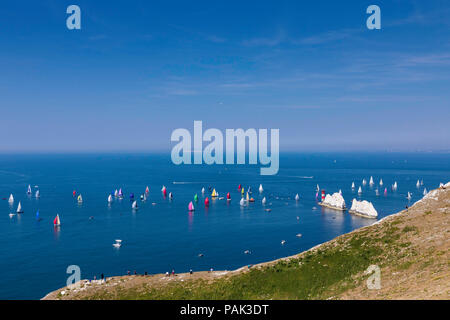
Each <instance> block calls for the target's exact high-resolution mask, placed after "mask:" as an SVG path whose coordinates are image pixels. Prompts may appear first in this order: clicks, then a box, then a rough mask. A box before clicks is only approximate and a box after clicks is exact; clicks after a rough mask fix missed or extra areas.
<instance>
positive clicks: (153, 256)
mask: <svg viewBox="0 0 450 320" xmlns="http://www.w3.org/2000/svg"><path fill="white" fill-rule="evenodd" d="M370 176H373V178H374V180H375V186H373V187H370V186H369V184H367V185H366V186H363V187H362V188H363V193H362V195H361V196H360V197H359V196H358V195H357V194H356V190H352V189H351V184H352V182H353V181H354V182H355V184H356V189H357V188H358V187H359V186H360V185H361V184H362V180H363V178H365V179H366V180H367V181H369V178H370ZM380 178H382V179H383V182H384V186H383V187H382V188H380V187H379V186H378V183H379V180H380ZM418 179H420V180H422V179H423V182H424V185H423V186H421V187H420V188H417V187H416V181H417V180H418ZM449 180H450V155H449V154H434V153H304V154H282V155H281V157H280V171H279V173H278V174H277V175H275V176H261V175H259V166H249V165H239V166H238V165H236V166H225V165H220V166H219V165H212V166H208V165H180V166H176V165H173V164H172V162H171V160H170V155H169V154H78V155H73V154H66V155H50V154H48V155H0V198H1V199H2V200H1V201H0V208H1V210H0V212H1V215H0V234H1V237H0V248H1V249H0V274H1V277H0V299H39V298H42V297H43V296H44V295H45V294H47V293H48V292H50V291H53V290H55V289H58V288H60V287H63V286H65V285H66V280H67V277H68V276H69V274H67V273H66V270H67V267H68V266H69V265H78V266H79V267H80V269H81V278H82V279H86V278H87V279H93V277H94V276H96V277H97V278H99V276H100V274H101V273H104V275H105V276H107V277H109V276H114V275H124V274H126V273H127V271H130V272H131V273H134V271H136V272H137V273H139V274H143V273H144V272H148V273H165V272H166V271H171V270H172V269H174V270H175V272H177V273H179V272H187V271H189V269H193V270H194V271H200V270H209V269H210V268H213V269H215V270H224V269H227V270H232V269H235V268H239V267H241V266H246V265H250V264H256V263H259V262H264V261H268V260H273V259H277V258H280V257H284V256H289V255H293V254H295V253H298V252H301V251H304V250H307V249H309V248H311V247H313V246H315V245H317V244H319V243H322V242H325V241H328V240H330V239H333V238H335V237H336V236H339V235H341V234H343V233H347V232H349V231H352V230H354V229H357V228H360V227H363V226H367V225H370V224H372V223H374V222H375V221H376V220H373V219H366V218H362V217H357V216H354V215H351V214H349V213H348V212H344V213H343V212H339V211H333V210H329V209H324V208H322V207H320V206H318V205H317V203H316V199H315V195H316V185H317V184H318V185H319V186H320V189H325V190H326V192H327V193H333V192H337V191H338V190H339V189H341V190H342V193H343V196H344V198H345V200H346V203H347V205H348V206H349V205H350V204H351V201H352V199H353V198H359V199H366V200H369V201H371V202H373V204H374V207H375V208H376V210H377V211H378V213H379V217H378V220H379V219H381V218H383V217H385V216H387V215H390V214H392V213H395V212H397V211H399V210H402V209H404V208H405V206H406V205H408V204H409V205H411V204H412V203H414V202H415V201H417V200H419V199H420V198H422V196H423V189H424V188H427V189H428V190H430V189H434V188H437V187H438V186H439V183H440V182H443V183H446V182H448V181H449ZM394 181H397V183H398V190H397V191H396V192H393V191H391V188H390V186H391V185H392V184H393V183H394ZM29 184H30V185H31V187H32V190H33V194H32V195H31V196H28V195H27V194H26V191H27V187H28V185H29ZM239 184H241V185H242V186H243V187H244V188H245V189H247V188H248V187H249V186H250V187H251V189H252V191H253V193H252V197H253V198H254V199H255V202H254V203H250V205H249V206H247V207H244V208H241V207H240V205H239V200H240V198H241V196H240V192H239V190H238V185H239ZM259 184H262V185H263V188H264V192H263V193H262V194H259V192H258V187H259ZM163 185H165V186H166V187H167V191H168V192H172V193H173V195H174V198H173V200H169V199H168V198H164V197H163V195H162V193H161V188H162V186H163ZM146 186H149V189H150V193H149V197H148V199H147V201H146V202H141V201H140V200H139V196H140V195H141V194H142V193H144V191H145V187H146ZM202 187H204V188H205V189H206V194H205V196H209V198H210V200H211V197H210V192H209V191H208V190H209V188H210V187H213V188H215V189H216V191H217V192H218V193H219V195H220V196H226V193H227V192H230V194H231V198H232V201H231V202H230V203H227V201H225V200H218V199H216V200H212V201H211V203H210V206H209V207H208V208H205V206H204V197H205V196H203V195H202V193H201V189H202ZM376 187H379V188H380V196H376V195H375V191H374V190H375V188H376ZM384 187H387V188H388V193H387V195H384V194H383V191H384ZM119 188H122V189H123V192H124V199H122V200H118V199H115V200H114V201H113V203H111V205H108V202H107V197H108V195H109V194H110V193H111V192H113V191H114V190H115V189H119ZM37 189H39V190H40V194H41V197H40V198H39V199H36V198H35V196H34V193H35V191H36V190H37ZM74 190H76V192H77V194H81V195H82V197H83V203H82V204H78V203H77V201H76V199H75V198H74V197H73V195H72V192H73V191H74ZM408 191H409V192H411V193H412V199H411V200H410V201H408V200H407V199H406V194H407V192H408ZM10 193H12V194H13V195H14V198H15V202H14V204H13V206H10V205H9V203H8V201H7V198H8V197H9V194H10ZM130 193H134V195H135V197H136V199H137V201H138V205H139V209H138V210H137V211H133V210H132V209H131V202H130V199H129V196H130ZM297 193H298V194H299V195H300V200H299V201H298V202H297V201H295V200H294V197H295V195H296V194H297ZM195 194H198V196H199V201H198V203H195V202H194V205H195V207H196V210H195V212H194V213H191V214H190V213H189V212H188V203H189V202H190V201H193V198H194V195H195ZM263 196H265V197H266V198H267V204H266V206H263V205H262V204H261V199H262V197H263ZM19 201H20V202H21V204H22V208H23V210H24V213H23V214H21V215H16V216H14V217H13V218H10V217H9V213H10V212H11V211H15V209H16V207H17V204H18V202H19ZM265 208H271V211H270V212H268V211H266V210H264V209H265ZM38 210H39V214H40V217H41V218H42V220H41V221H37V220H36V212H37V211H38ZM57 213H58V214H59V216H60V218H61V226H60V227H59V228H56V229H55V228H54V226H53V219H54V218H55V216H56V214H57ZM299 233H301V234H302V237H297V236H296V235H297V234H299ZM115 239H122V241H123V242H122V247H120V248H118V249H117V248H114V247H113V246H112V244H113V243H114V241H115ZM282 240H285V241H286V243H285V244H284V245H281V241H282ZM245 250H250V252H251V253H250V254H245V253H244V251H245ZM200 253H202V254H203V256H202V257H199V254H200Z"/></svg>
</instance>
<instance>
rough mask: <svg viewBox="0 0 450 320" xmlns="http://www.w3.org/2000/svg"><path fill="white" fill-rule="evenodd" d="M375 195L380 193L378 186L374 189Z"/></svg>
mask: <svg viewBox="0 0 450 320" xmlns="http://www.w3.org/2000/svg"><path fill="white" fill-rule="evenodd" d="M375 195H377V196H379V195H380V191H379V190H378V188H376V189H375Z"/></svg>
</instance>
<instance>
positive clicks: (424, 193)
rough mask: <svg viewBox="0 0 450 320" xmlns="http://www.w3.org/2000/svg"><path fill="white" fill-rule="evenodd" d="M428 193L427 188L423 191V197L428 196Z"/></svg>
mask: <svg viewBox="0 0 450 320" xmlns="http://www.w3.org/2000/svg"><path fill="white" fill-rule="evenodd" d="M427 193H428V191H427V188H425V189H423V195H424V196H426V195H427Z"/></svg>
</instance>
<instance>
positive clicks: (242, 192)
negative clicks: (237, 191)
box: [241, 188, 245, 196]
mask: <svg viewBox="0 0 450 320" xmlns="http://www.w3.org/2000/svg"><path fill="white" fill-rule="evenodd" d="M244 194H245V191H244V188H241V195H242V196H244Z"/></svg>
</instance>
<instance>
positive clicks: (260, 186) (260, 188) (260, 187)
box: [259, 184, 264, 193]
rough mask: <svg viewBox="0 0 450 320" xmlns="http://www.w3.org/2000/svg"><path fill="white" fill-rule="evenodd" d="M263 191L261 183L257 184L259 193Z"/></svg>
mask: <svg viewBox="0 0 450 320" xmlns="http://www.w3.org/2000/svg"><path fill="white" fill-rule="evenodd" d="M263 191H264V189H263V186H262V184H260V185H259V193H262V192H263Z"/></svg>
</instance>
